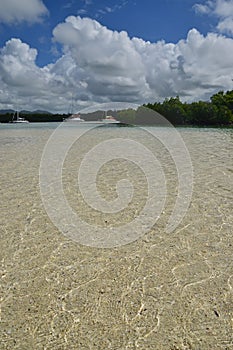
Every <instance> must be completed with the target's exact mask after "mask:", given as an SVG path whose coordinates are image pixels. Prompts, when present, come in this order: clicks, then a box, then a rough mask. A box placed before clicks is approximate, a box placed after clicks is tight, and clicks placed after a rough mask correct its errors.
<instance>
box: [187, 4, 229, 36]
mask: <svg viewBox="0 0 233 350" xmlns="http://www.w3.org/2000/svg"><path fill="white" fill-rule="evenodd" d="M193 8H194V10H195V11H196V12H197V13H200V14H209V15H213V16H216V17H217V18H218V19H219V22H218V24H217V27H216V29H217V30H218V31H219V32H220V33H226V34H229V35H233V0H208V1H206V3H205V4H195V5H194V6H193Z"/></svg>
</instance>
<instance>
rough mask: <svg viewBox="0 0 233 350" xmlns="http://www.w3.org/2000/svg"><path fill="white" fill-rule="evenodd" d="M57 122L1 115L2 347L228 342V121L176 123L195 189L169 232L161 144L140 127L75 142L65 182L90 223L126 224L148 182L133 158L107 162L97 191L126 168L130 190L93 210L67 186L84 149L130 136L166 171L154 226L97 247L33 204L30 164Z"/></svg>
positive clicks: (232, 247) (232, 241) (231, 139)
mask: <svg viewBox="0 0 233 350" xmlns="http://www.w3.org/2000/svg"><path fill="white" fill-rule="evenodd" d="M58 125H59V124H52V123H51V124H49V123H44V124H28V125H3V124H1V125H0V161H1V172H0V183H1V187H0V198H1V201H0V210H1V216H0V230H1V231H0V232H1V251H0V255H1V263H2V265H1V271H2V276H1V344H2V345H1V349H20V350H22V349H67V350H68V349H80V350H84V349H101V350H102V349H116V350H118V349H146V350H147V349H153V350H154V349H164V350H169V349H171V350H174V349H195V350H196V349H216V350H217V349H232V348H233V306H232V305H233V266H232V255H233V237H232V219H233V213H232V207H233V205H232V204H233V193H232V188H233V161H232V153H233V131H232V130H227V129H198V128H194V129H193V128H180V129H178V131H179V133H180V134H181V136H182V138H183V140H184V141H185V144H186V147H187V148H188V150H189V153H190V156H191V160H192V166H193V173H194V181H193V193H192V200H191V203H190V205H189V208H188V210H187V213H186V215H185V217H184V219H183V221H182V222H181V223H180V224H179V226H178V227H177V228H176V229H175V230H174V231H173V232H171V233H169V234H168V233H166V230H165V227H166V223H167V221H168V218H169V216H170V215H171V212H172V209H173V207H174V203H175V200H176V197H177V191H178V190H177V188H178V187H177V186H178V178H177V171H176V167H175V165H174V162H173V161H172V159H171V156H170V154H169V152H168V151H167V150H166V149H164V147H163V145H161V144H160V143H159V142H157V141H156V140H155V139H154V138H153V137H151V136H150V135H148V134H146V133H145V132H144V131H143V130H141V129H138V128H98V129H95V130H91V131H89V132H88V133H87V134H86V135H83V136H82V138H81V139H79V140H78V141H77V142H75V143H74V144H73V146H72V147H71V149H70V151H69V153H68V154H67V157H66V159H65V161H64V164H63V174H62V176H63V188H64V193H65V196H66V198H67V200H68V202H69V204H70V206H71V207H72V208H73V210H74V211H77V212H79V215H80V216H81V217H82V219H83V220H84V221H87V222H88V223H90V224H91V225H94V226H95V225H97V226H98V227H100V228H101V227H103V228H105V229H106V228H107V229H108V228H109V230H111V228H112V227H115V226H117V225H118V226H121V225H122V224H124V223H129V222H131V221H132V219H133V218H134V217H135V216H137V215H138V213H139V212H140V210H141V209H142V208H143V206H144V204H145V202H146V199H147V182H146V179H145V175H144V174H143V172H142V171H140V169H138V168H137V166H136V165H135V164H133V163H128V162H125V161H124V160H122V159H117V160H112V161H111V162H109V163H108V164H106V165H105V166H104V167H103V168H102V169H101V170H100V173H99V174H98V177H97V187H98V189H99V191H100V192H101V195H102V196H103V198H105V199H106V200H112V199H114V198H116V197H117V194H116V188H115V185H116V182H117V181H118V180H119V179H122V178H127V179H128V180H130V181H132V184H133V186H134V197H133V199H132V201H131V202H130V205H129V207H128V208H125V210H123V211H121V212H120V213H118V214H108V213H107V214H103V213H99V212H98V211H96V210H93V209H92V208H90V207H89V206H88V205H87V204H86V203H85V201H84V200H83V199H82V196H81V194H80V191H79V189H78V186H77V173H78V167H79V166H80V164H81V161H82V159H83V156H84V155H85V154H86V153H87V152H88V150H89V149H90V148H92V147H94V146H95V145H97V144H98V143H100V142H103V141H104V140H109V139H114V138H132V139H134V140H137V142H139V143H142V144H144V145H145V146H146V147H147V148H148V149H150V150H151V152H152V153H154V154H156V157H157V158H158V159H159V161H160V163H161V164H162V167H163V170H164V173H165V177H166V186H167V192H168V193H167V196H166V203H165V204H166V205H165V207H164V210H163V212H162V214H161V216H160V218H159V219H158V221H157V222H156V224H155V225H154V226H153V228H151V229H150V230H149V231H148V232H147V233H146V234H145V235H143V236H142V237H140V238H139V239H137V240H136V241H135V242H132V243H131V244H127V245H123V246H119V247H115V248H111V249H100V248H94V247H88V246H86V245H82V244H79V243H78V242H75V241H73V240H71V239H69V238H68V237H67V236H65V235H64V234H62V233H61V232H60V231H59V229H58V228H57V227H56V226H55V225H54V223H53V222H52V221H51V220H50V218H49V217H48V214H47V212H46V210H45V208H44V206H43V202H42V198H41V195H40V184H39V167H40V162H41V157H42V154H43V150H44V147H45V145H46V142H47V141H48V140H49V137H50V136H51V134H52V132H53V130H54V129H55V128H56V127H57V126H58ZM66 128H67V130H69V128H70V126H66ZM67 132H68V131H67ZM161 132H162V131H161ZM174 147H175V146H174ZM54 157H56V151H54ZM49 171H51V169H48V173H49ZM52 195H54V196H55V195H56V194H54V193H52ZM93 231H94V230H93ZM93 237H94V236H93Z"/></svg>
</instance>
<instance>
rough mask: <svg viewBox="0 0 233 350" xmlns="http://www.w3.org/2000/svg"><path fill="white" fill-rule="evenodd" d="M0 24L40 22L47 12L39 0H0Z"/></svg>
mask: <svg viewBox="0 0 233 350" xmlns="http://www.w3.org/2000/svg"><path fill="white" fill-rule="evenodd" d="M0 8H1V10H0V22H2V23H11V24H12V23H20V22H23V21H26V22H28V23H33V22H40V21H41V20H42V17H43V16H44V15H47V14H48V10H47V8H46V7H45V5H44V3H43V2H42V1H41V0H0Z"/></svg>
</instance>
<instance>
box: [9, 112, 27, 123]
mask: <svg viewBox="0 0 233 350" xmlns="http://www.w3.org/2000/svg"><path fill="white" fill-rule="evenodd" d="M15 116H16V119H15ZM12 123H29V121H28V120H26V119H24V118H22V117H20V116H19V111H17V112H15V113H14V114H13V118H12Z"/></svg>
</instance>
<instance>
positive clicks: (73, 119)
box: [65, 114, 120, 125]
mask: <svg viewBox="0 0 233 350" xmlns="http://www.w3.org/2000/svg"><path fill="white" fill-rule="evenodd" d="M65 121H66V122H79V123H82V124H94V125H103V124H104V125H106V124H119V123H120V121H119V120H116V119H115V118H114V117H113V116H111V115H106V116H105V118H103V119H100V120H90V121H86V120H84V119H82V118H81V117H80V115H79V114H73V115H72V116H71V117H69V118H67V119H65Z"/></svg>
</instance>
